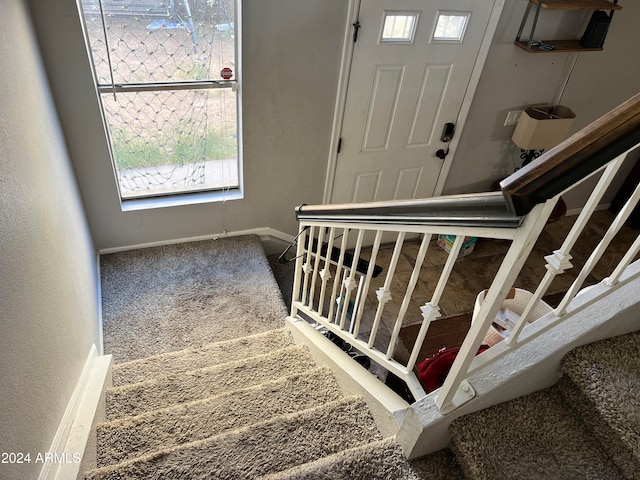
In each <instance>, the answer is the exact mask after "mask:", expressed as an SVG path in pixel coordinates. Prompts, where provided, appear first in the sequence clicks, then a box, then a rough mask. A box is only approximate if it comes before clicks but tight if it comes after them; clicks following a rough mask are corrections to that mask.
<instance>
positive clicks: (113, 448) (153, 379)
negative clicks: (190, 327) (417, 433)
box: [86, 329, 413, 479]
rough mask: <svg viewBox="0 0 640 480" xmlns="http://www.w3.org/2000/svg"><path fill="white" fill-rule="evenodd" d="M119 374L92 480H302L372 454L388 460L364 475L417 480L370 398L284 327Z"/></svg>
mask: <svg viewBox="0 0 640 480" xmlns="http://www.w3.org/2000/svg"><path fill="white" fill-rule="evenodd" d="M269 345H270V346H269ZM224 352H228V355H224V354H223V353H224ZM227 360H228V361H227ZM193 367H195V368H193ZM198 367H199V368H198ZM113 378H114V381H115V382H116V385H115V386H114V387H113V388H111V389H109V390H108V392H107V396H106V408H107V420H108V421H107V422H106V423H102V424H100V425H99V426H98V465H99V467H100V468H98V469H96V470H93V471H91V472H89V473H88V474H87V476H86V478H87V479H141V478H166V479H178V478H185V479H186V478H188V479H212V478H216V479H241V478H260V477H262V476H268V475H272V476H271V477H270V478H298V477H297V475H300V473H299V472H301V471H304V470H305V469H307V470H308V471H322V470H323V469H324V470H327V469H329V470H331V469H332V468H333V467H331V466H328V465H331V464H333V463H335V462H337V463H338V464H341V465H348V464H349V463H350V462H351V461H353V460H357V461H359V462H362V461H363V459H365V458H367V457H366V455H367V452H369V457H371V456H378V455H379V454H380V453H381V452H386V453H385V457H386V458H379V459H378V460H377V462H378V463H379V471H378V472H377V473H375V474H373V475H371V474H370V473H371V469H370V468H369V469H368V470H367V473H366V475H365V476H363V477H362V478H381V479H382V478H413V477H411V476H410V475H411V472H410V470H409V466H408V463H407V462H406V461H405V460H404V458H403V457H402V454H401V452H400V450H399V448H398V447H397V445H396V444H395V443H394V442H393V441H392V440H390V439H388V440H385V439H383V438H382V436H381V435H380V433H379V432H378V429H377V427H376V425H375V422H374V421H373V419H372V417H371V415H370V413H369V410H368V408H367V405H366V404H365V402H364V401H363V400H362V399H361V398H358V397H352V396H345V395H344V394H343V393H342V392H341V390H340V388H339V386H338V384H337V383H336V380H335V378H334V377H333V375H332V374H331V371H330V370H329V369H327V368H325V367H318V366H317V365H316V364H315V363H314V361H313V359H312V358H311V355H310V354H309V352H308V350H307V349H306V348H305V347H302V346H296V345H294V343H293V341H292V339H291V337H290V334H289V333H288V332H287V331H286V330H284V329H280V330H274V331H269V332H266V333H263V334H258V335H254V336H249V337H244V338H241V339H236V340H230V341H226V342H221V343H217V344H212V345H208V346H204V347H200V348H190V349H186V350H183V351H181V352H171V353H166V354H160V355H157V356H154V357H149V358H145V359H142V360H134V361H131V362H126V363H122V364H118V365H116V366H115V368H114V375H113ZM141 379H143V380H142V381H139V380H141ZM334 454H339V456H338V457H336V458H335V459H334V458H333V457H332V456H334ZM374 463H375V462H374ZM371 466H373V464H372V465H371ZM304 478H309V477H308V476H307V474H304Z"/></svg>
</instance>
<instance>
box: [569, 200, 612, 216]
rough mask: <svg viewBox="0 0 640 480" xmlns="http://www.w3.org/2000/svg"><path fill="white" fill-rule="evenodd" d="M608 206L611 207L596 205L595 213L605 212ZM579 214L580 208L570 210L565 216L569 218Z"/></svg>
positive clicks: (607, 204) (608, 204)
mask: <svg viewBox="0 0 640 480" xmlns="http://www.w3.org/2000/svg"><path fill="white" fill-rule="evenodd" d="M610 206H611V204H610V203H605V204H604V205H598V206H597V207H596V210H595V211H596V212H599V211H600V210H607V209H608V208H609V207H610ZM581 212H582V208H572V209H571V210H567V213H566V216H567V217H571V216H574V215H580V213H581Z"/></svg>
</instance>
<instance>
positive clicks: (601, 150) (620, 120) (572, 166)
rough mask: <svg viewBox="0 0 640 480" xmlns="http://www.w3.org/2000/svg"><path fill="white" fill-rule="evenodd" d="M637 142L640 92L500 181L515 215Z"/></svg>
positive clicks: (598, 167)
mask: <svg viewBox="0 0 640 480" xmlns="http://www.w3.org/2000/svg"><path fill="white" fill-rule="evenodd" d="M638 143H640V93H639V94H637V95H635V96H633V97H631V98H630V99H629V100H627V101H626V102H624V103H622V104H621V105H620V106H618V107H616V108H615V109H613V110H611V111H610V112H609V113H607V114H606V115H604V116H602V117H600V118H599V119H598V120H596V121H595V122H593V123H591V124H590V125H588V126H587V127H585V128H583V129H582V130H580V131H579V132H577V133H576V134H574V135H572V136H571V137H569V138H568V139H566V140H565V141H564V142H562V143H560V144H559V145H557V146H556V147H554V148H552V149H551V150H548V151H547V152H545V153H544V154H543V155H541V156H540V157H539V158H537V159H536V160H534V161H533V162H531V163H530V164H528V165H526V166H525V167H523V168H521V169H520V170H518V171H516V172H515V173H514V174H512V175H510V176H509V177H507V178H506V179H504V180H503V181H502V182H501V183H500V187H501V189H502V191H503V194H504V196H505V200H506V201H507V204H508V205H509V208H510V209H511V211H512V212H513V213H514V214H516V215H526V214H527V213H529V212H530V211H531V209H532V208H533V207H534V206H535V205H537V204H539V203H543V202H546V201H547V200H549V199H551V198H553V197H555V196H556V195H558V194H560V193H562V192H563V191H564V190H566V189H567V188H569V187H570V186H571V185H574V184H575V183H577V182H578V181H580V180H581V179H583V178H585V177H587V176H589V175H590V174H592V173H593V172H595V171H596V170H598V169H600V168H601V167H602V166H604V165H605V164H607V163H608V162H609V161H610V160H611V159H612V158H616V157H617V156H618V155H620V154H622V153H624V152H626V151H627V150H629V149H630V148H632V147H633V146H634V145H637V144H638Z"/></svg>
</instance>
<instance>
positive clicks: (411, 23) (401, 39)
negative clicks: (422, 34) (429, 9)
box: [380, 12, 419, 43]
mask: <svg viewBox="0 0 640 480" xmlns="http://www.w3.org/2000/svg"><path fill="white" fill-rule="evenodd" d="M418 17H419V13H418V12H385V13H384V22H383V25H382V36H381V39H380V42H381V43H413V38H414V36H415V31H416V26H417V24H418Z"/></svg>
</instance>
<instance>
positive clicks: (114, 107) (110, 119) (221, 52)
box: [82, 0, 238, 198]
mask: <svg viewBox="0 0 640 480" xmlns="http://www.w3.org/2000/svg"><path fill="white" fill-rule="evenodd" d="M82 5H83V10H84V12H85V23H86V30H87V34H88V37H89V42H90V48H91V53H92V57H93V62H94V65H95V71H96V79H97V82H98V84H99V85H100V86H101V88H100V91H101V92H102V93H101V98H102V104H103V107H104V111H105V116H106V119H107V123H108V126H109V131H110V136H111V145H112V151H113V155H114V162H115V166H116V171H117V174H118V180H119V183H120V190H121V195H122V196H123V198H126V197H132V196H140V195H149V194H158V193H160V194H166V193H174V192H177V191H185V190H200V189H212V188H214V189H217V188H229V187H235V186H237V185H238V162H237V155H238V154H237V131H238V128H237V115H236V105H237V102H236V95H237V93H236V92H235V91H234V90H233V89H232V88H231V84H229V85H226V87H227V88H212V89H190V88H189V87H188V86H187V88H186V89H183V88H184V85H183V86H182V88H181V89H168V88H166V85H165V86H162V85H157V84H162V83H181V82H190V81H202V80H221V71H222V69H223V68H227V69H231V75H232V79H235V58H236V57H235V38H234V31H235V30H234V27H235V18H234V1H233V0H83V2H82ZM150 84H154V85H153V86H152V87H150ZM114 85H115V86H119V85H125V86H127V85H128V86H132V85H137V86H140V85H142V88H139V89H133V91H122V90H123V89H121V88H118V87H114ZM107 86H109V87H110V88H106V87H107Z"/></svg>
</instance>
